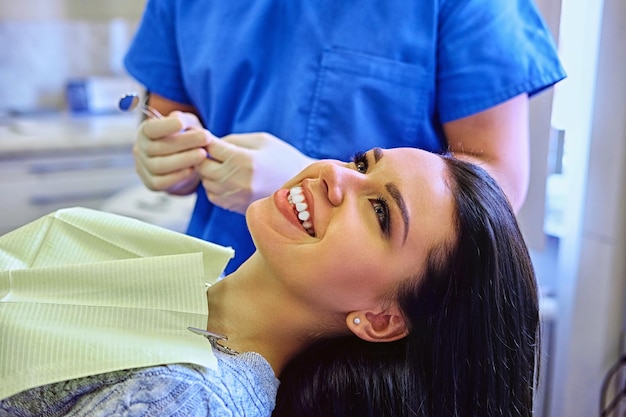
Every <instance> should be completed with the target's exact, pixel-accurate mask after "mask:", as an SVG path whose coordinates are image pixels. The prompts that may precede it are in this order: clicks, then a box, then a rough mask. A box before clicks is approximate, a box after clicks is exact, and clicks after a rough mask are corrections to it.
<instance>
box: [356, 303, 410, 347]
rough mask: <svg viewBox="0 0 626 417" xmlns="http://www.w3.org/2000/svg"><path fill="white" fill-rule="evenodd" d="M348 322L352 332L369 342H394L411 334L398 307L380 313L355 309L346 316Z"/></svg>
mask: <svg viewBox="0 0 626 417" xmlns="http://www.w3.org/2000/svg"><path fill="white" fill-rule="evenodd" d="M346 324H347V325H348V328H349V329H350V330H351V331H352V333H354V334H355V335H357V336H358V337H360V338H361V339H363V340H365V341H368V342H393V341H395V340H399V339H402V338H403V337H405V336H406V335H407V334H409V331H408V330H407V327H406V323H405V321H404V317H403V316H402V315H401V314H400V312H399V311H397V309H396V308H392V309H389V310H384V311H381V312H378V313H375V312H372V311H364V310H363V311H354V312H352V313H350V314H348V316H347V317H346Z"/></svg>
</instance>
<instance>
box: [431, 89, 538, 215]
mask: <svg viewBox="0 0 626 417" xmlns="http://www.w3.org/2000/svg"><path fill="white" fill-rule="evenodd" d="M443 127H444V133H445V135H446V137H447V138H448V144H449V149H450V151H451V152H452V153H453V154H454V155H455V156H456V157H458V158H459V159H465V160H468V161H470V162H473V163H476V164H477V165H480V166H481V167H483V168H484V169H485V170H487V171H488V172H489V174H491V175H492V176H493V177H494V178H495V180H496V181H497V182H498V184H499V185H500V187H502V190H503V191H504V193H505V194H506V195H507V197H508V198H509V201H510V202H511V205H512V206H513V209H514V210H515V211H516V212H517V211H519V209H520V207H521V206H522V204H523V203H524V199H525V198H526V192H527V189H528V181H529V175H530V174H529V170H530V155H529V152H530V151H529V131H528V96H527V95H526V94H522V95H519V96H517V97H514V98H512V99H511V100H508V101H506V102H504V103H502V104H500V105H497V106H495V107H492V108H490V109H488V110H485V111H483V112H481V113H478V114H475V115H473V116H469V117H466V118H463V119H460V120H455V121H453V122H449V123H446V124H444V126H443Z"/></svg>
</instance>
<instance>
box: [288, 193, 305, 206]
mask: <svg viewBox="0 0 626 417" xmlns="http://www.w3.org/2000/svg"><path fill="white" fill-rule="evenodd" d="M291 201H292V202H293V203H295V204H298V203H302V202H303V201H304V196H303V195H302V194H296V195H294V196H293V197H291Z"/></svg>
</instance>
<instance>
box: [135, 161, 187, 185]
mask: <svg viewBox="0 0 626 417" xmlns="http://www.w3.org/2000/svg"><path fill="white" fill-rule="evenodd" d="M135 169H136V171H137V174H138V175H139V178H141V181H142V182H143V183H144V185H145V186H146V187H147V188H148V189H150V190H152V191H171V190H173V191H177V190H179V189H183V188H184V189H190V188H189V184H197V183H198V182H199V179H198V174H197V173H196V171H195V170H194V169H193V168H185V169H181V170H178V171H174V172H170V173H167V174H163V175H154V174H152V173H150V172H149V171H147V170H146V168H145V167H144V166H142V165H140V164H136V165H135Z"/></svg>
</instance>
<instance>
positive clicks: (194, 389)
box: [0, 353, 278, 417]
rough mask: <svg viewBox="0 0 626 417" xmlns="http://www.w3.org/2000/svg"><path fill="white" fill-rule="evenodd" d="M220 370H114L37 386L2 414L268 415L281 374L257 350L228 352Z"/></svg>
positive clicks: (1, 408) (2, 405)
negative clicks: (232, 354)
mask: <svg viewBox="0 0 626 417" xmlns="http://www.w3.org/2000/svg"><path fill="white" fill-rule="evenodd" d="M216 356H217V357H218V362H219V367H218V370H217V371H213V370H211V369H208V368H205V367H202V366H198V365H192V364H171V365H160V366H153V367H148V368H137V369H130V370H122V371H114V372H109V373H105V374H100V375H93V376H88V377H84V378H78V379H74V380H69V381H63V382H59V383H55V384H50V385H46V386H42V387H37V388H33V389H31V390H28V391H24V392H22V393H19V394H17V395H15V396H13V397H10V398H8V399H6V400H3V401H0V415H4V414H2V413H3V412H7V413H9V414H7V415H15V416H20V415H48V416H72V417H77V416H86V415H90V416H93V415H116V414H118V413H122V414H123V415H125V416H129V417H131V416H135V415H138V416H139V415H160V416H181V417H182V416H196V415H197V416H200V415H202V416H210V415H228V416H245V415H260V416H262V415H267V416H269V415H270V414H271V412H272V409H273V408H274V403H275V397H276V390H277V386H278V383H277V380H276V379H275V378H274V374H273V372H272V371H271V368H270V367H269V364H267V362H266V361H265V360H264V359H263V358H262V357H260V356H259V355H256V354H243V355H238V356H233V357H226V356H225V355H221V354H219V353H217V354H216Z"/></svg>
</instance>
